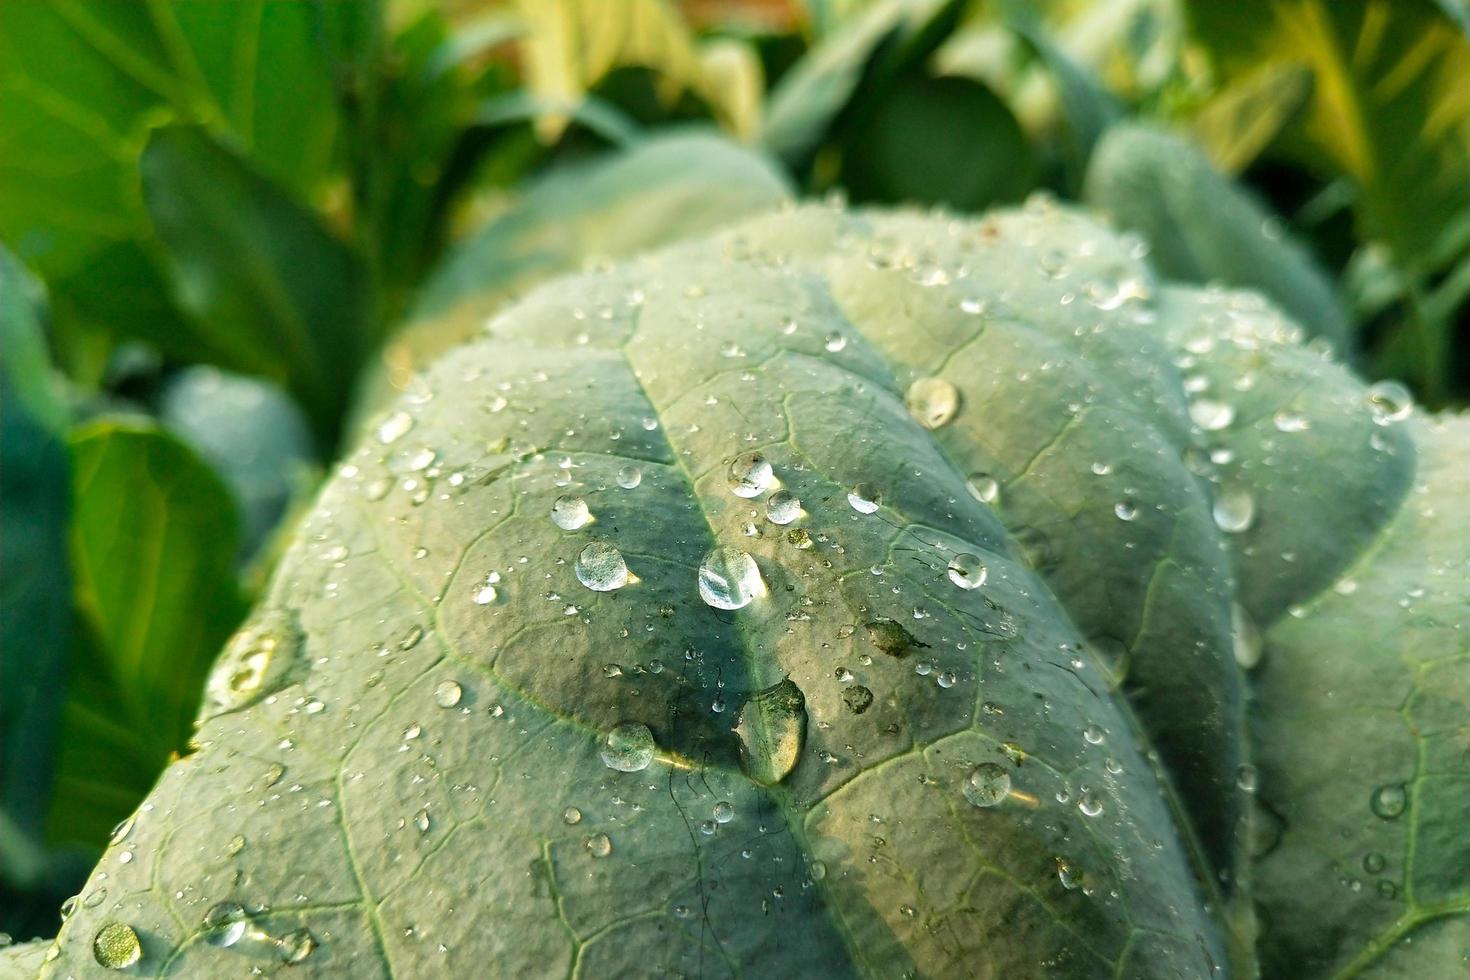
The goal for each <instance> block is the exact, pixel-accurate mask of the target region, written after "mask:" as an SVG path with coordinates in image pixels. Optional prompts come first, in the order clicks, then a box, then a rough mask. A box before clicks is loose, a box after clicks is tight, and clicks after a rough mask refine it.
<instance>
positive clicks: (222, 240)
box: [141, 126, 374, 450]
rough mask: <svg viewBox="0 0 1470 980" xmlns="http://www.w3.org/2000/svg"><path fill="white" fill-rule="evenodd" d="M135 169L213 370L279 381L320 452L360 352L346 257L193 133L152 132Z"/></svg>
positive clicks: (359, 306)
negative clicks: (213, 359) (209, 348)
mask: <svg viewBox="0 0 1470 980" xmlns="http://www.w3.org/2000/svg"><path fill="white" fill-rule="evenodd" d="M141 168H142V175H143V196H144V198H145V200H146V202H147V205H148V211H149V214H150V215H151V216H152V218H153V222H154V224H155V226H156V227H157V231H158V237H159V240H160V241H161V242H162V244H163V246H164V247H165V249H166V254H167V270H168V273H169V276H170V279H171V281H172V283H173V286H174V291H175V294H176V296H177V298H178V302H179V304H180V306H181V307H183V308H184V309H186V310H187V311H188V312H189V313H190V314H191V315H192V316H193V319H194V322H195V323H196V324H197V325H198V329H199V330H200V332H201V333H202V334H203V335H204V336H205V337H207V339H208V340H209V342H210V343H211V344H212V345H213V346H214V347H215V349H216V350H217V351H218V352H219V353H218V355H217V360H218V362H219V363H222V364H223V365H224V366H226V367H230V368H233V369H235V370H240V371H247V372H251V373H255V374H261V375H264V376H267V377H275V378H277V379H278V380H280V381H281V382H283V383H284V384H285V385H286V386H287V387H288V388H289V389H290V390H291V392H292V393H293V394H295V396H296V397H297V398H298V399H299V400H300V402H301V404H302V406H303V407H304V408H305V409H306V411H307V413H308V414H309V416H310V418H311V421H312V426H313V430H314V431H315V433H316V436H317V439H318V445H319V447H320V448H321V449H322V450H329V449H330V448H331V447H332V446H333V445H334V442H335V439H336V434H337V425H338V424H339V420H340V417H341V414H342V412H343V410H344V407H345V405H346V400H347V397H348V393H349V392H350V390H351V386H352V383H353V380H354V379H355V378H356V376H357V369H358V367H359V366H360V365H361V364H362V361H363V359H364V357H365V356H366V354H367V352H368V351H369V350H370V345H371V342H372V323H373V316H374V311H373V310H372V308H371V303H372V296H371V294H370V291H369V289H368V287H367V283H366V281H365V275H364V271H363V269H362V266H361V264H360V262H359V260H358V258H357V257H356V255H355V254H354V253H353V252H352V251H351V250H350V249H349V248H348V247H347V246H346V245H344V244H342V243H341V242H340V241H338V240H337V239H335V238H334V237H333V236H332V235H331V234H330V233H329V232H328V231H327V230H326V229H325V228H324V227H323V226H322V224H321V222H320V221H319V220H318V218H317V216H316V215H315V214H313V213H312V212H311V211H309V210H307V209H306V208H304V207H302V206H301V205H299V204H297V203H296V202H295V201H293V200H291V199H290V198H289V197H287V196H285V195H284V194H283V193H282V192H281V191H280V189H279V188H278V187H277V185H275V184H273V183H272V182H270V181H269V180H267V179H266V178H264V177H263V176H261V175H260V174H258V173H257V172H255V171H254V170H253V169H252V168H251V167H250V165H249V164H248V163H247V162H246V161H245V160H243V159H241V158H240V157H239V156H237V155H235V154H234V153H232V152H230V151H229V150H228V149H226V148H225V147H223V146H221V145H220V144H218V143H217V142H215V141H214V140H212V139H211V138H210V137H209V136H208V134H207V133H205V132H204V131H203V130H202V129H198V128H194V127H182V126H172V127H164V128H161V129H157V130H154V131H153V134H152V135H151V136H150V137H149V141H148V147H147V149H146V150H144V152H143V157H142V162H141Z"/></svg>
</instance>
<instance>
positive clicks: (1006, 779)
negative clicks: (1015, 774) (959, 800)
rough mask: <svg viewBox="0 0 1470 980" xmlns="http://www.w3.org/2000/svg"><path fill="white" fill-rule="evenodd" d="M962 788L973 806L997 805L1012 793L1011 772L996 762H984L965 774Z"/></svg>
mask: <svg viewBox="0 0 1470 980" xmlns="http://www.w3.org/2000/svg"><path fill="white" fill-rule="evenodd" d="M960 789H961V791H962V792H963V793H964V794H965V799H967V800H969V801H970V805H971V806H981V807H991V806H995V805H996V804H997V803H999V802H1000V801H1001V800H1003V799H1005V798H1006V797H1007V796H1009V795H1010V792H1011V774H1010V773H1008V772H1006V771H1005V770H1004V769H1002V768H1001V767H1000V766H998V765H996V764H995V763H994V762H982V763H980V764H979V765H978V766H976V767H975V768H974V769H971V770H970V772H969V774H968V775H967V776H965V782H964V784H963V785H962V786H961V787H960Z"/></svg>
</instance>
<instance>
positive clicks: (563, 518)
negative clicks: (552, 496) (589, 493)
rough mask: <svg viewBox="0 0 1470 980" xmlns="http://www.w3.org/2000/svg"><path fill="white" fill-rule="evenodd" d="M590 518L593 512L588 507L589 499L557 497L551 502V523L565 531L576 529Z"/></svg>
mask: <svg viewBox="0 0 1470 980" xmlns="http://www.w3.org/2000/svg"><path fill="white" fill-rule="evenodd" d="M590 520H592V512H591V511H590V510H588V509H587V501H585V500H583V499H582V498H581V497H574V496H562V497H557V498H556V500H555V501H553V502H552V504H551V523H553V524H555V525H556V526H557V527H559V528H561V529H562V530H563V531H575V530H577V529H578V528H580V527H583V526H585V525H586V524H587V522H588V521H590Z"/></svg>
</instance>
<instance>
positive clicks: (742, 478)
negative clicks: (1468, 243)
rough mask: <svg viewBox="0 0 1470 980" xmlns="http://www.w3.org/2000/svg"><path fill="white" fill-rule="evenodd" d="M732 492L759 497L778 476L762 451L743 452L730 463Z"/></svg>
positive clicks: (739, 495)
mask: <svg viewBox="0 0 1470 980" xmlns="http://www.w3.org/2000/svg"><path fill="white" fill-rule="evenodd" d="M727 477H728V481H729V484H730V492H731V493H733V494H734V495H735V496H737V497H747V498H748V497H758V496H760V495H761V494H763V493H765V492H766V490H767V489H769V488H770V486H771V481H772V480H774V479H775V478H776V474H775V471H774V470H772V469H771V462H770V460H768V459H766V458H765V457H764V456H762V455H761V454H760V453H741V454H740V455H739V456H736V457H735V459H734V460H732V461H731V463H730V470H729V473H728V474H727Z"/></svg>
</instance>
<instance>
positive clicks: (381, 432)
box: [378, 412, 413, 446]
mask: <svg viewBox="0 0 1470 980" xmlns="http://www.w3.org/2000/svg"><path fill="white" fill-rule="evenodd" d="M412 428H413V416H412V415H409V414H408V413H407V412H394V413H393V414H392V415H390V416H388V417H387V418H386V419H384V420H383V421H382V423H381V424H380V425H379V426H378V441H379V442H381V443H382V444H383V445H385V446H386V445H388V444H389V443H392V442H397V441H398V440H399V439H401V438H403V436H404V435H406V434H407V433H408V430H409V429H412Z"/></svg>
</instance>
